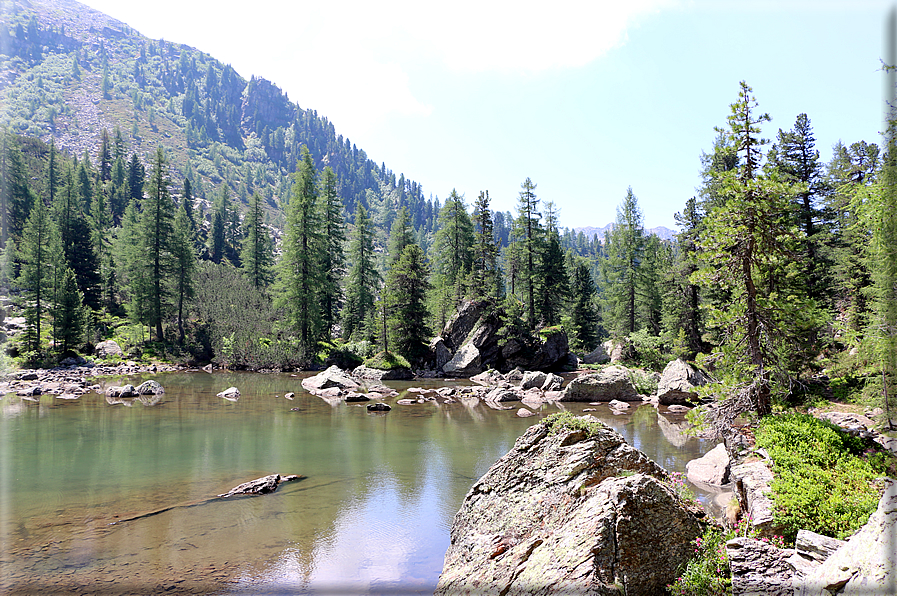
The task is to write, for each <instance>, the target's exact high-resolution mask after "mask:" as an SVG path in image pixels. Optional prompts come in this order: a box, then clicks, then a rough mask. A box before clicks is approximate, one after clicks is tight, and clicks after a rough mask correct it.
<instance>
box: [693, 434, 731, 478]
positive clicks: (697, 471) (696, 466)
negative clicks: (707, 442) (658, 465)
mask: <svg viewBox="0 0 897 596" xmlns="http://www.w3.org/2000/svg"><path fill="white" fill-rule="evenodd" d="M685 471H686V476H688V479H689V480H690V481H691V482H694V483H698V482H703V483H705V484H712V485H715V486H722V485H723V484H726V483H727V482H728V481H729V453H728V452H727V451H726V446H725V445H723V444H722V443H720V444H719V445H717V446H716V447H714V448H713V449H711V450H710V451H708V452H707V453H705V454H704V455H703V456H702V457H699V458H697V459H693V460H691V461H690V462H688V463H687V464H685Z"/></svg>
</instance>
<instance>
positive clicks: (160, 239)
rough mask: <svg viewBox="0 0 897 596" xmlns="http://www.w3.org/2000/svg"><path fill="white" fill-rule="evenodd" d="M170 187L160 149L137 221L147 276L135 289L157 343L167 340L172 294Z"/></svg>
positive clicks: (171, 207)
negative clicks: (165, 329) (166, 323)
mask: <svg viewBox="0 0 897 596" xmlns="http://www.w3.org/2000/svg"><path fill="white" fill-rule="evenodd" d="M170 187H171V178H170V176H169V172H168V160H167V159H166V157H165V153H164V151H163V149H162V148H161V147H159V148H157V149H156V152H155V153H154V154H153V163H152V171H151V173H150V179H149V181H148V184H147V193H146V197H145V198H144V200H143V203H142V206H143V210H142V211H141V213H140V218H139V220H138V237H137V242H138V246H139V248H140V250H141V253H142V255H143V259H144V264H143V266H142V269H144V272H145V273H144V275H143V276H141V277H142V280H141V281H142V282H143V283H140V284H139V285H138V286H137V287H136V288H135V290H136V293H139V294H143V296H144V298H143V300H141V302H142V303H144V304H146V305H147V306H148V311H147V315H148V318H147V320H146V321H145V322H146V323H147V324H148V325H149V326H150V327H154V328H155V333H156V340H157V341H163V340H164V338H165V336H164V332H163V329H162V321H163V320H164V318H165V315H166V314H167V312H168V309H169V308H170V305H171V302H170V300H171V291H170V288H169V284H168V283H167V282H168V276H169V275H170V272H171V268H172V263H171V238H172V233H173V225H174V222H173V220H174V201H173V200H172V198H171V192H170V190H169V189H170Z"/></svg>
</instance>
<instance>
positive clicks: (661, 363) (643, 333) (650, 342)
mask: <svg viewBox="0 0 897 596" xmlns="http://www.w3.org/2000/svg"><path fill="white" fill-rule="evenodd" d="M629 342H630V344H631V346H632V351H633V352H634V354H635V360H636V363H637V364H638V365H639V366H642V367H644V368H647V369H649V370H654V371H657V372H660V371H662V370H663V368H664V367H665V366H666V365H667V363H669V362H670V361H671V360H672V359H673V358H672V355H671V354H670V353H669V351H668V349H667V345H666V342H665V341H664V339H663V338H662V337H658V336H656V335H651V334H650V333H649V332H648V329H647V328H644V329H641V330H640V331H635V332H633V333H630V334H629Z"/></svg>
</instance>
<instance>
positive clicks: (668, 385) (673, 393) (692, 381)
mask: <svg viewBox="0 0 897 596" xmlns="http://www.w3.org/2000/svg"><path fill="white" fill-rule="evenodd" d="M708 381H709V379H708V378H707V375H705V374H704V373H703V372H701V371H700V370H698V369H697V368H695V367H694V366H692V365H691V364H689V363H688V362H686V361H684V360H681V359H676V360H673V361H672V362H670V363H669V364H667V365H666V367H665V368H664V369H663V374H662V375H661V376H660V383H658V385H657V399H658V402H659V403H660V404H661V405H665V406H668V405H671V404H687V403H692V402H695V401H697V399H698V392H697V391H695V387H699V386H701V385H706V384H707V382H708Z"/></svg>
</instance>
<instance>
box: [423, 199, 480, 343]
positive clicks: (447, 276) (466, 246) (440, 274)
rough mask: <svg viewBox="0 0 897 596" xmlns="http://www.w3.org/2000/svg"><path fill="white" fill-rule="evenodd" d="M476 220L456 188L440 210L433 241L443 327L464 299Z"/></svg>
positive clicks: (439, 317)
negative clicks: (468, 212) (473, 221)
mask: <svg viewBox="0 0 897 596" xmlns="http://www.w3.org/2000/svg"><path fill="white" fill-rule="evenodd" d="M472 248H473V223H472V222H471V221H470V216H469V215H468V214H467V207H466V206H465V205H464V198H463V197H462V196H460V195H459V194H458V193H457V191H455V190H452V192H451V194H449V197H448V198H447V199H446V200H445V205H444V206H443V207H442V209H441V210H440V212H439V229H438V231H437V232H436V238H435V240H434V242H433V247H432V249H431V254H432V255H433V272H434V274H435V275H434V284H433V286H434V288H433V290H434V292H435V297H436V299H435V309H434V310H435V313H434V314H435V315H436V317H437V321H438V322H439V323H440V326H442V325H444V324H445V321H446V319H447V318H448V316H449V315H450V314H451V313H453V312H454V311H455V309H457V308H458V307H459V306H460V305H461V301H462V300H463V299H464V294H465V290H466V289H465V282H467V281H468V278H467V276H468V275H469V273H470V269H471V266H472V265H473V251H472Z"/></svg>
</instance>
